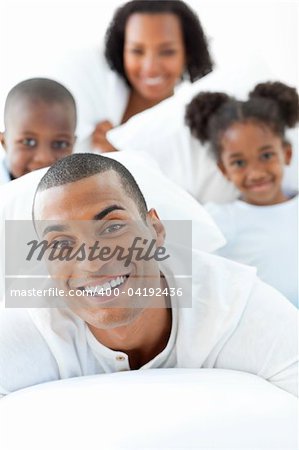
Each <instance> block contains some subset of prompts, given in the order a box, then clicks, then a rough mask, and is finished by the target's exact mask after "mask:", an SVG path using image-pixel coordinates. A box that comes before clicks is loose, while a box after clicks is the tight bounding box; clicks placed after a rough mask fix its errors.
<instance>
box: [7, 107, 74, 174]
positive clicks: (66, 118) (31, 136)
mask: <svg viewBox="0 0 299 450" xmlns="http://www.w3.org/2000/svg"><path fill="white" fill-rule="evenodd" d="M6 122H7V123H6V130H5V132H4V133H3V136H2V145H3V147H4V149H5V151H6V154H7V165H8V169H9V171H10V173H11V175H12V176H13V177H14V178H18V177H21V176H22V175H25V174H26V173H28V172H32V171H33V170H37V169H41V168H43V167H47V166H51V165H52V164H53V163H55V162H56V161H57V160H58V159H61V158H64V157H65V156H67V155H69V154H71V153H72V150H73V145H74V143H75V134H74V133H75V113H74V110H73V108H72V107H71V105H69V104H68V103H58V102H54V103H46V102H43V101H33V100H29V99H26V98H21V99H19V100H17V101H15V102H14V104H12V105H11V107H10V110H9V116H8V118H7V121H6Z"/></svg>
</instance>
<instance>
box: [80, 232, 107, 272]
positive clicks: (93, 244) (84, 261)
mask: <svg viewBox="0 0 299 450" xmlns="http://www.w3.org/2000/svg"><path fill="white" fill-rule="evenodd" d="M102 247H103V245H102V243H101V242H100V241H94V240H90V241H89V240H86V241H84V242H82V243H81V245H80V248H78V249H77V251H76V253H77V256H76V265H77V268H78V270H79V271H80V272H81V273H83V272H84V273H89V274H97V273H102V272H103V267H104V266H105V265H106V264H107V263H109V261H110V259H109V254H107V253H106V254H105V256H104V257H103V252H102ZM112 251H113V249H112V248H111V249H110V253H112Z"/></svg>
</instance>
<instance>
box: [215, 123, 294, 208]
mask: <svg viewBox="0 0 299 450" xmlns="http://www.w3.org/2000/svg"><path fill="white" fill-rule="evenodd" d="M291 156H292V149H291V147H290V145H288V144H285V143H283V142H282V139H281V138H280V137H279V136H277V135H276V134H274V133H273V132H272V131H271V129H270V128H269V127H268V126H266V125H265V126H263V125H261V124H258V123H253V122H246V123H236V124H234V125H232V126H231V127H229V128H228V129H227V130H226V132H225V133H224V134H223V137H222V139H221V161H220V162H219V167H220V169H221V170H222V172H223V173H224V175H225V176H226V177H227V178H228V179H229V180H230V181H231V182H232V183H233V184H234V185H235V186H236V187H237V189H238V190H239V191H240V192H241V194H242V199H243V200H244V201H245V202H247V203H251V204H253V205H263V206H265V205H274V204H276V203H282V202H284V201H286V200H287V197H286V196H285V195H284V194H283V192H282V189H281V184H282V178H283V170H284V165H286V164H289V163H290V161H291Z"/></svg>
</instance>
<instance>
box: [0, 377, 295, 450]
mask: <svg viewBox="0 0 299 450" xmlns="http://www.w3.org/2000/svg"><path fill="white" fill-rule="evenodd" d="M0 423H1V425H2V431H1V444H2V445H3V449H4V448H5V450H15V449H23V448H24V449H29V448H30V450H40V449H43V450H53V449H72V450H82V449H88V448H90V449H91V448H98V449H105V450H106V449H107V450H108V449H121V448H122V449H123V448H126V449H130V450H134V449H138V450H140V449H144V448H148V449H163V450H165V449H174V448H176V449H188V448H193V449H195V448H196V449H212V448H213V449H238V450H241V449H247V450H248V449H259V450H262V449H264V450H266V449H294V450H295V449H296V443H297V401H296V398H295V397H293V396H292V395H290V394H288V393H287V392H285V391H283V390H281V389H279V388H277V387H275V386H273V385H271V384H270V383H269V382H267V381H265V380H263V379H261V378H259V377H257V376H255V375H251V374H247V373H242V372H234V371H228V370H220V369H150V370H138V371H132V372H127V373H124V372H123V373H114V374H106V375H97V376H91V377H81V378H73V379H69V380H63V381H56V382H51V383H47V384H41V385H39V386H35V387H32V388H27V389H23V390H21V391H18V392H15V393H14V394H10V395H8V396H7V397H6V398H4V399H2V400H0Z"/></svg>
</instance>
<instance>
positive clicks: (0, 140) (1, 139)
mask: <svg viewBox="0 0 299 450" xmlns="http://www.w3.org/2000/svg"><path fill="white" fill-rule="evenodd" d="M0 143H1V145H2V147H3V148H4V150H6V143H5V135H4V131H0Z"/></svg>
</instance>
